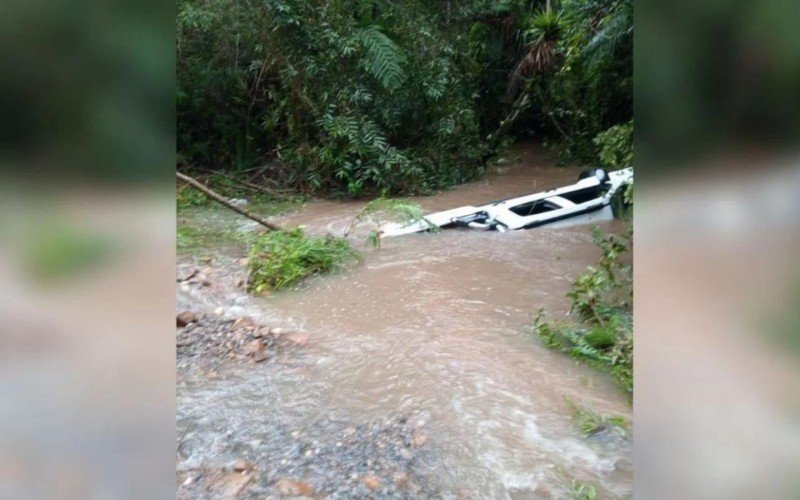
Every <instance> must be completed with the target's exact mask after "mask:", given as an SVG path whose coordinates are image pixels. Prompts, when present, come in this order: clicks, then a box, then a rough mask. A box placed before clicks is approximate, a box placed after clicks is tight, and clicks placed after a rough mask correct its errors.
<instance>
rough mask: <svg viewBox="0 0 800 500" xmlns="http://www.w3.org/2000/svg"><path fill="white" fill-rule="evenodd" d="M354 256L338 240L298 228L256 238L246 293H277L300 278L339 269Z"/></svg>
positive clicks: (342, 242)
mask: <svg viewBox="0 0 800 500" xmlns="http://www.w3.org/2000/svg"><path fill="white" fill-rule="evenodd" d="M355 258H357V254H356V253H355V251H354V250H353V249H352V248H351V247H350V244H349V243H347V241H345V240H344V239H342V238H335V237H332V236H327V237H309V236H306V235H305V234H303V231H302V230H301V229H299V228H297V229H294V230H292V231H270V232H268V233H266V234H264V235H263V236H260V237H258V238H256V240H255V241H254V242H253V244H252V245H251V247H250V252H249V258H248V262H247V271H248V279H247V287H248V290H249V291H250V292H253V293H261V292H263V291H266V290H280V289H282V288H286V287H289V286H292V285H295V284H297V283H298V282H300V281H301V280H303V279H304V278H307V277H309V276H314V275H317V274H321V273H326V272H331V271H335V270H337V269H340V268H341V267H342V266H343V265H344V264H345V263H347V262H348V261H350V260H352V259H355Z"/></svg>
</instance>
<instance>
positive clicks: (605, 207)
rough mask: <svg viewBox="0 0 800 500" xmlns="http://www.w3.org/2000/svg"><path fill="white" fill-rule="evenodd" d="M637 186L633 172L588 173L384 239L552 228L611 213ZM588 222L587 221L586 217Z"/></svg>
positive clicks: (395, 227) (409, 224) (450, 213)
mask: <svg viewBox="0 0 800 500" xmlns="http://www.w3.org/2000/svg"><path fill="white" fill-rule="evenodd" d="M631 182H633V169H632V168H626V169H622V170H616V171H614V172H606V171H605V170H604V169H602V168H593V169H590V170H587V171H584V172H583V173H582V174H581V175H580V177H579V179H578V182H576V183H575V184H572V185H569V186H564V187H561V188H556V189H550V190H548V191H542V192H539V193H535V194H529V195H525V196H519V197H516V198H510V199H507V200H501V201H496V202H493V203H489V204H487V205H482V206H478V207H474V206H465V207H459V208H453V209H450V210H444V211H442V212H435V213H432V214H428V215H425V216H424V217H422V218H421V219H417V220H411V221H406V222H401V223H392V224H387V225H385V226H384V227H383V228H382V229H381V237H388V236H400V235H403V234H410V233H417V232H420V231H427V230H429V229H433V228H435V227H438V228H445V227H448V226H460V227H468V228H472V229H482V230H491V229H494V230H498V231H507V230H512V229H528V228H532V227H540V226H545V225H551V224H554V223H556V222H560V221H565V220H572V219H573V218H578V217H582V216H587V215H588V216H589V218H590V219H591V216H592V214H595V215H597V214H598V212H605V213H606V214H608V213H610V211H611V208H610V204H611V199H612V198H613V196H614V194H616V193H617V192H618V191H619V190H620V189H621V188H623V187H624V186H627V185H628V184H630V183H631ZM583 218H584V219H585V218H586V217H583Z"/></svg>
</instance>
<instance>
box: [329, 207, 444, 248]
mask: <svg viewBox="0 0 800 500" xmlns="http://www.w3.org/2000/svg"><path fill="white" fill-rule="evenodd" d="M423 214H424V212H423V211H422V207H421V206H419V204H417V203H413V202H411V201H408V200H403V199H399V198H395V199H389V198H383V197H380V198H375V199H374V200H372V201H370V202H369V203H367V204H366V205H364V208H362V209H361V210H360V211H359V212H358V214H356V216H355V217H353V220H352V221H351V222H350V225H349V226H348V227H347V230H346V231H345V233H344V236H345V238H346V237H348V236H349V235H350V234H351V233H352V232H353V231H355V229H356V227H358V225H359V224H360V223H361V222H362V221H363V220H364V219H365V218H366V217H371V218H372V219H373V220H374V222H376V223H378V224H381V223H383V222H385V221H386V220H393V221H395V222H404V221H417V220H420V219H422V218H423ZM437 229H438V228H437ZM367 245H369V246H372V247H373V248H380V246H381V239H380V233H379V232H378V231H371V232H370V233H369V235H367Z"/></svg>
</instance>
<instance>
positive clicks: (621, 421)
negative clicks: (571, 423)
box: [567, 400, 628, 437]
mask: <svg viewBox="0 0 800 500" xmlns="http://www.w3.org/2000/svg"><path fill="white" fill-rule="evenodd" d="M567 402H568V403H569V405H570V407H571V408H572V411H573V418H574V420H575V424H576V425H577V426H578V429H580V431H581V432H582V433H583V435H584V436H587V437H588V436H592V435H594V434H597V433H598V432H602V431H605V430H608V429H611V428H618V429H621V430H623V431H625V430H626V429H627V425H628V424H627V421H626V420H625V418H623V417H620V416H609V415H602V414H600V413H598V412H597V411H595V409H594V408H593V407H591V406H582V405H579V404H577V403H575V402H574V401H571V400H568V401H567Z"/></svg>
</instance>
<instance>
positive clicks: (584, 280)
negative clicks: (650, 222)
mask: <svg viewBox="0 0 800 500" xmlns="http://www.w3.org/2000/svg"><path fill="white" fill-rule="evenodd" d="M632 236H633V232H632V230H630V229H629V230H628V231H626V232H625V233H624V234H622V235H619V236H616V235H606V236H603V235H602V234H600V232H599V231H598V230H595V233H594V239H595V243H596V244H597V245H598V246H599V247H600V249H601V250H602V257H601V258H600V261H599V263H598V265H597V267H589V268H588V269H587V270H586V271H585V272H584V273H583V274H581V275H580V276H578V278H577V279H576V280H575V282H574V283H573V285H572V289H571V290H570V291H569V293H568V294H567V296H568V297H569V298H570V299H572V308H571V313H574V314H575V315H576V316H577V317H578V320H579V322H577V323H566V322H559V321H545V313H544V311H541V310H540V311H539V314H538V315H537V316H536V319H535V321H534V325H533V329H534V331H535V332H536V334H537V335H539V337H540V338H541V339H542V340H543V342H544V344H545V345H546V346H547V347H550V348H552V349H556V350H559V351H562V352H566V353H569V354H570V355H571V356H573V357H575V358H576V359H580V360H583V361H585V362H587V363H589V364H590V365H591V366H594V367H596V368H600V369H603V370H607V371H609V372H610V373H611V375H612V376H613V377H614V379H615V380H616V381H617V383H619V385H620V386H621V387H623V388H624V389H625V390H626V391H628V392H632V391H633V315H632V314H633V268H632V266H631V264H630V263H629V262H628V261H629V259H630V254H631V252H632V248H633V238H632Z"/></svg>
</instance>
